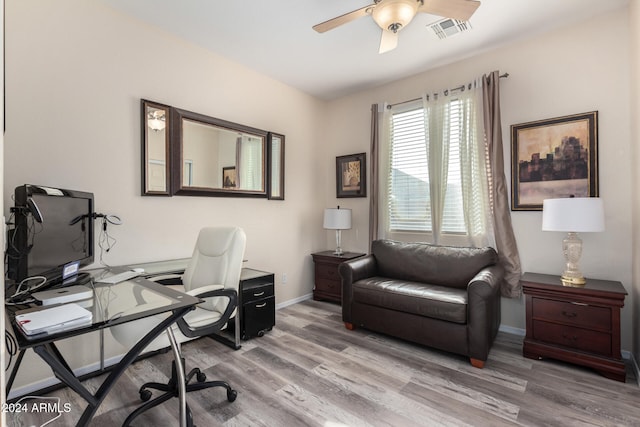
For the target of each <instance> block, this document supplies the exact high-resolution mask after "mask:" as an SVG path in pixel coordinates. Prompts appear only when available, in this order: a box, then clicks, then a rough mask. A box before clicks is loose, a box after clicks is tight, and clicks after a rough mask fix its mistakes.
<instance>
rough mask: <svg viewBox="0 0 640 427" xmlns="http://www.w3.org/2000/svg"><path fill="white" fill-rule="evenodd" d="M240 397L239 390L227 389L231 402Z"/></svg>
mask: <svg viewBox="0 0 640 427" xmlns="http://www.w3.org/2000/svg"><path fill="white" fill-rule="evenodd" d="M237 397H238V392H237V391H235V390H233V389H231V390H227V400H228V401H229V402H233V401H235V400H236V398H237Z"/></svg>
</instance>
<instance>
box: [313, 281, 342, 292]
mask: <svg viewBox="0 0 640 427" xmlns="http://www.w3.org/2000/svg"><path fill="white" fill-rule="evenodd" d="M316 290H319V291H322V292H329V293H335V294H336V295H340V294H341V292H342V282H341V281H340V280H327V279H324V280H319V281H317V282H316Z"/></svg>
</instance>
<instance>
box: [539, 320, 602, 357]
mask: <svg viewBox="0 0 640 427" xmlns="http://www.w3.org/2000/svg"><path fill="white" fill-rule="evenodd" d="M533 338H534V339H535V340H539V341H544V342H547V343H551V344H559V345H562V346H565V347H570V348H573V349H576V350H583V351H587V352H589V353H597V354H601V355H603V356H611V335H610V334H607V333H604V332H597V331H592V330H588V329H581V328H574V327H572V326H565V325H559V324H555V323H548V322H542V321H539V320H534V321H533Z"/></svg>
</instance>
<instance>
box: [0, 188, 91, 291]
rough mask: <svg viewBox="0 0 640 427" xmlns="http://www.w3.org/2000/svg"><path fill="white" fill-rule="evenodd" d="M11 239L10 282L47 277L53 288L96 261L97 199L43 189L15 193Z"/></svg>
mask: <svg viewBox="0 0 640 427" xmlns="http://www.w3.org/2000/svg"><path fill="white" fill-rule="evenodd" d="M12 212H13V214H14V216H15V220H14V228H13V230H10V232H9V236H8V254H7V258H8V260H7V261H8V276H9V278H11V279H14V280H15V281H16V282H20V281H22V280H23V279H25V278H28V277H33V276H44V277H45V278H46V279H47V281H48V282H50V283H49V284H55V283H58V282H60V281H61V280H62V279H63V278H66V276H69V275H71V276H73V274H75V273H76V272H77V269H78V268H79V267H82V266H85V265H88V264H91V263H92V262H93V260H94V229H93V221H94V200H93V194H92V193H87V192H84V191H77V190H66V189H61V188H54V187H47V186H41V185H31V184H25V185H21V186H19V187H16V189H15V202H14V208H13V209H12Z"/></svg>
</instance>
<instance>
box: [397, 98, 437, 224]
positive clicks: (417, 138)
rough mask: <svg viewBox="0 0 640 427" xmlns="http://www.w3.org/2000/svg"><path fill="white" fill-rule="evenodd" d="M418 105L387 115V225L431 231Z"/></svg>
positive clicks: (421, 112)
mask: <svg viewBox="0 0 640 427" xmlns="http://www.w3.org/2000/svg"><path fill="white" fill-rule="evenodd" d="M424 124H425V110H424V108H422V107H419V108H415V109H412V110H409V111H405V112H399V113H394V114H392V115H391V126H389V129H390V135H389V140H390V141H391V146H390V150H389V153H390V156H389V162H390V165H389V172H390V173H389V175H388V186H387V188H388V199H387V200H388V205H389V206H388V209H389V229H390V230H392V231H407V230H411V231H431V203H430V198H429V165H428V153H427V145H426V136H425V126H424Z"/></svg>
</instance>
